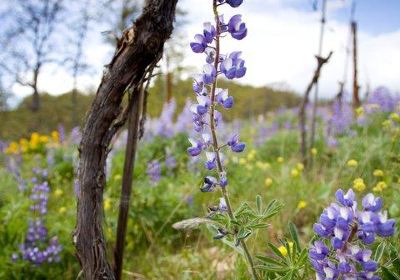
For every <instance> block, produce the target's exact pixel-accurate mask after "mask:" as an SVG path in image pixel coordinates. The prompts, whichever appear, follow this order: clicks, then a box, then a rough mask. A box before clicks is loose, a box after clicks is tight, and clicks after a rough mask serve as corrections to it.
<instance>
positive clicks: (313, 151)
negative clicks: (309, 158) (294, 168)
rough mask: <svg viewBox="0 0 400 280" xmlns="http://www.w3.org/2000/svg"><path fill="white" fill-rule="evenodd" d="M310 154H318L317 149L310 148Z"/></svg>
mask: <svg viewBox="0 0 400 280" xmlns="http://www.w3.org/2000/svg"><path fill="white" fill-rule="evenodd" d="M311 154H312V155H313V156H316V155H317V154H318V150H317V149H316V148H312V149H311Z"/></svg>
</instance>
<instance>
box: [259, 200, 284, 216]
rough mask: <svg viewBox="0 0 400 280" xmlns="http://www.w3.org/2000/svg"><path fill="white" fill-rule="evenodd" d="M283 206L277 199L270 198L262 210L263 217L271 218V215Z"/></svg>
mask: <svg viewBox="0 0 400 280" xmlns="http://www.w3.org/2000/svg"><path fill="white" fill-rule="evenodd" d="M282 207H283V205H282V204H281V203H279V202H278V201H277V200H275V199H274V200H272V201H271V202H270V203H269V204H268V206H267V208H266V209H265V210H264V213H263V216H264V219H268V218H271V217H272V216H274V215H276V214H277V213H278V212H279V210H280V209H281V208H282Z"/></svg>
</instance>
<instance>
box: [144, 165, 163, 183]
mask: <svg viewBox="0 0 400 280" xmlns="http://www.w3.org/2000/svg"><path fill="white" fill-rule="evenodd" d="M146 173H147V175H148V176H149V177H150V180H151V181H152V182H153V183H157V182H158V181H160V179H161V164H160V162H159V161H158V160H153V161H151V162H149V163H148V164H147V171H146Z"/></svg>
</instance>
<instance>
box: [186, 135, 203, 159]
mask: <svg viewBox="0 0 400 280" xmlns="http://www.w3.org/2000/svg"><path fill="white" fill-rule="evenodd" d="M189 142H190V143H191V144H192V147H189V148H188V149H187V151H188V153H189V154H190V155H191V156H192V157H195V156H198V155H200V154H201V151H202V150H203V143H202V142H200V141H196V140H194V139H192V138H189Z"/></svg>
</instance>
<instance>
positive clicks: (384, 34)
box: [14, 0, 400, 98]
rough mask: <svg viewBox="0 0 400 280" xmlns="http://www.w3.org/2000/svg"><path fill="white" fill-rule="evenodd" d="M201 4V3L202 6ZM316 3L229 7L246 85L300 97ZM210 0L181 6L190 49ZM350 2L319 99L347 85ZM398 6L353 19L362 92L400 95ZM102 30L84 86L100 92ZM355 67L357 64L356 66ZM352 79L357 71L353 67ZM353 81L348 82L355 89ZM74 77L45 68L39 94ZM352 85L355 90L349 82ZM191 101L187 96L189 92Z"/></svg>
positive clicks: (373, 0)
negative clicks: (240, 27)
mask: <svg viewBox="0 0 400 280" xmlns="http://www.w3.org/2000/svg"><path fill="white" fill-rule="evenodd" d="M199 2H201V3H202V4H199ZM313 2H314V1H313V0H245V1H244V3H243V5H242V6H241V7H240V8H237V9H232V8H228V7H226V8H223V9H222V13H224V15H225V17H226V18H227V19H229V17H230V16H232V15H234V14H237V13H240V14H242V15H243V20H244V21H245V22H246V24H247V27H248V36H247V38H245V39H244V40H243V41H235V40H233V39H228V38H227V39H224V41H223V43H222V48H223V51H224V52H231V51H234V50H242V51H243V58H244V59H245V60H246V66H247V68H248V72H247V75H246V76H245V78H243V79H242V80H241V81H240V82H241V83H246V84H252V85H255V86H265V85H285V87H289V88H290V89H293V90H294V91H296V92H298V93H302V92H303V91H304V89H305V87H306V85H307V83H308V82H309V80H310V78H311V75H312V72H313V69H314V67H315V64H316V62H315V59H314V58H313V55H314V54H316V53H317V50H318V40H319V29H320V24H319V21H320V12H319V11H314V10H313V5H312V3H313ZM210 3H211V0H181V1H180V5H181V6H182V7H183V8H184V9H185V10H186V11H187V12H188V16H187V19H188V21H189V23H188V24H187V25H186V26H185V27H184V30H183V32H184V34H185V38H186V40H187V43H188V44H189V42H190V41H191V40H192V38H193V36H194V34H196V33H198V32H201V30H202V23H203V22H205V21H210V20H211V19H212V14H211V9H210V5H209V4H210ZM350 6H351V0H328V15H327V26H326V33H325V39H324V46H323V53H324V54H325V55H326V54H327V53H328V52H329V51H333V52H334V55H333V57H332V60H331V62H330V63H329V64H328V65H327V66H326V67H325V68H324V69H323V74H322V78H321V82H320V85H321V86H320V88H321V95H322V96H324V97H331V96H334V95H335V94H336V93H337V89H338V81H339V80H343V75H344V68H345V67H344V65H345V57H346V55H345V54H346V45H347V42H348V38H349V16H350ZM399 11H400V1H399V0H359V1H357V10H356V14H355V18H356V19H357V21H358V24H359V76H360V83H361V86H362V92H364V91H365V88H366V84H367V83H369V84H370V87H371V88H374V87H377V86H380V85H384V86H387V87H388V88H389V89H391V90H392V91H396V92H400V69H399V67H400V16H399ZM100 31H101V30H96V31H95V32H92V34H90V37H89V39H88V40H87V42H86V45H87V47H86V55H87V58H88V63H89V64H90V65H92V66H93V71H92V73H91V74H90V75H84V76H82V77H81V79H80V81H79V87H80V88H81V89H83V90H87V89H94V88H95V87H96V86H97V85H98V83H99V81H100V77H101V73H102V68H103V65H105V64H107V62H108V60H109V59H110V55H111V53H112V52H111V49H110V47H109V46H108V45H106V44H104V43H103V40H102V38H101V35H100ZM350 62H351V61H350ZM183 63H184V64H185V65H187V66H191V67H194V69H196V68H197V69H201V66H202V63H203V57H202V56H201V55H194V54H191V52H190V49H189V47H188V48H187V56H186V59H185V60H184V62H183ZM348 69H349V73H348V74H349V75H348V76H349V79H350V77H351V76H350V74H351V71H352V64H351V63H350V64H349V68H348ZM350 81H351V80H349V81H348V82H350ZM71 85H72V79H71V77H70V76H69V75H68V74H67V73H65V72H63V71H61V70H57V69H52V68H47V69H46V72H45V73H43V75H42V77H41V79H40V89H41V90H42V91H47V92H50V93H52V94H60V93H64V92H66V91H68V90H70V89H71ZM348 85H349V83H348ZM14 91H15V92H16V93H17V96H18V97H19V98H21V97H23V96H25V95H27V94H30V92H29V89H28V90H27V89H23V88H20V87H17V86H15V87H14ZM188 94H189V93H188Z"/></svg>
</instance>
